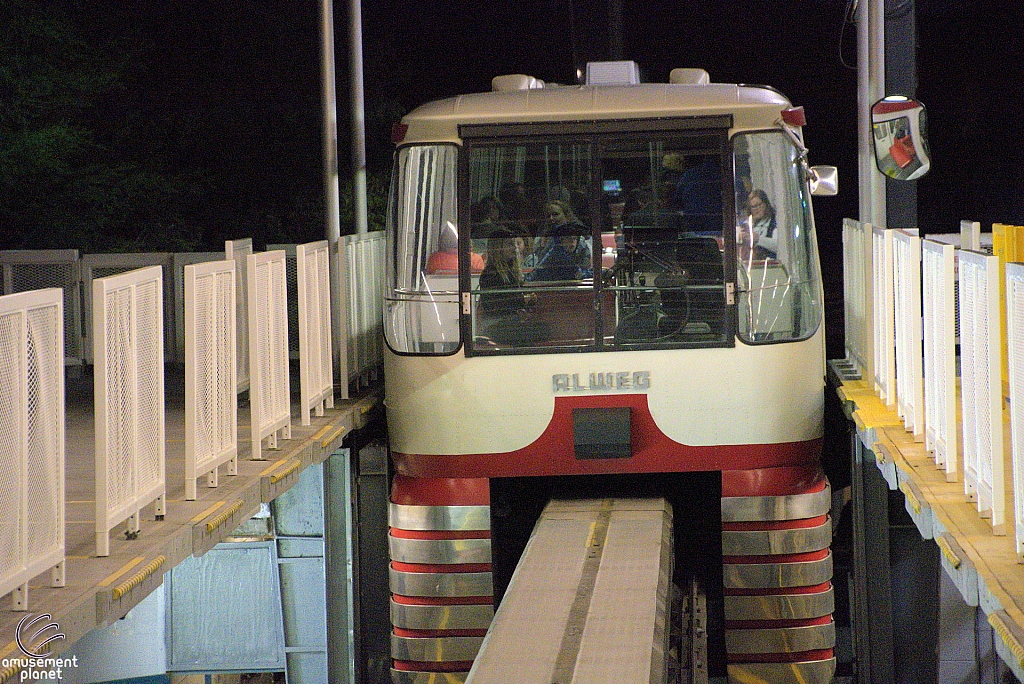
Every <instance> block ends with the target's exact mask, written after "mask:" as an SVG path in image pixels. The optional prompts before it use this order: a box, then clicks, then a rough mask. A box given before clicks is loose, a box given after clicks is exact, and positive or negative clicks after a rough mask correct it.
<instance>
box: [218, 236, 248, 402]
mask: <svg viewBox="0 0 1024 684" xmlns="http://www.w3.org/2000/svg"><path fill="white" fill-rule="evenodd" d="M252 253H253V251H252V238H244V239H242V240H228V241H226V242H225V243H224V258H225V259H228V260H231V259H234V260H235V287H236V288H238V289H237V292H235V324H236V327H235V332H236V333H237V335H238V344H237V346H236V355H237V356H236V359H237V360H236V371H235V372H236V377H237V382H238V388H237V391H238V393H239V394H241V393H242V392H244V391H245V390H247V389H249V304H248V302H249V294H248V292H249V261H248V258H249V255H250V254H252Z"/></svg>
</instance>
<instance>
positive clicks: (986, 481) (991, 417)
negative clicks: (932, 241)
mask: <svg viewBox="0 0 1024 684" xmlns="http://www.w3.org/2000/svg"><path fill="white" fill-rule="evenodd" d="M997 273H998V258H997V257H992V256H986V255H983V254H979V253H977V252H967V251H961V253H960V292H961V313H960V323H961V335H962V337H961V357H962V373H961V376H962V378H961V383H962V386H963V391H962V395H963V413H964V473H965V477H964V479H965V482H966V481H967V480H968V479H975V480H976V491H977V503H978V511H979V512H981V513H982V514H983V515H988V514H991V516H992V525H993V528H995V529H996V530H997V531H999V530H1000V528H1001V527H1002V526H1003V524H1004V522H1005V520H1004V518H1005V501H1004V496H1003V428H1002V387H1001V385H1002V376H1001V370H1000V358H999V353H1000V352H999V344H1000V323H999V300H998V297H999V283H998V279H997V275H996V274H997ZM972 404H973V405H972ZM969 448H970V451H969ZM996 459H998V460H996ZM972 470H973V471H974V472H973V473H972V472H971V471H972ZM968 493H969V492H968Z"/></svg>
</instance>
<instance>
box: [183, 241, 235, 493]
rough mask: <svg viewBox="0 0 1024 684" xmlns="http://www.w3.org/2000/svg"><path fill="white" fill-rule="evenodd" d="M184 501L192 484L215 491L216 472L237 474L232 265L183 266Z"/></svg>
mask: <svg viewBox="0 0 1024 684" xmlns="http://www.w3.org/2000/svg"><path fill="white" fill-rule="evenodd" d="M184 277H185V316H184V318H185V499H187V500H189V501H194V500H195V498H196V478H198V477H200V476H202V475H206V476H207V485H208V486H210V487H216V486H217V485H218V469H219V467H220V466H221V465H222V464H224V463H227V464H228V475H237V474H238V398H237V390H236V388H237V386H238V383H237V380H236V377H235V372H236V371H235V369H236V367H237V366H236V362H235V344H236V336H235V264H234V262H233V261H211V262H207V263H201V264H196V265H189V266H185V269H184Z"/></svg>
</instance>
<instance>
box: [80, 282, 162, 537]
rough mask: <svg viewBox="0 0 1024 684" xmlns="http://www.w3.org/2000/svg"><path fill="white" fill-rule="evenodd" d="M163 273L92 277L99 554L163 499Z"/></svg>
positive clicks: (159, 511)
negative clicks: (113, 534)
mask: <svg viewBox="0 0 1024 684" xmlns="http://www.w3.org/2000/svg"><path fill="white" fill-rule="evenodd" d="M163 286H164V280H163V268H162V267H160V266H151V267H147V268H141V269H137V270H135V271H130V272H128V273H123V274H119V275H114V276H109V277H106V278H100V279H96V280H93V297H92V301H93V304H94V306H95V309H94V311H93V328H92V329H93V341H94V358H95V364H96V369H95V372H94V385H95V397H96V399H95V400H96V555H98V556H106V555H109V553H110V530H111V529H112V528H113V527H114V526H116V525H118V524H119V523H121V522H122V521H124V520H126V519H128V520H129V531H132V532H135V531H138V525H139V512H140V510H141V508H142V507H143V506H145V505H147V504H149V503H151V502H153V501H156V504H157V505H156V512H157V515H162V514H163V510H164V500H165V490H166V487H165V479H166V478H165V469H164V468H165V465H164V460H165V459H164V457H165V440H164V386H163V382H164V381H163V378H164V372H163V358H164V348H163V340H164V325H163V323H164V321H163Z"/></svg>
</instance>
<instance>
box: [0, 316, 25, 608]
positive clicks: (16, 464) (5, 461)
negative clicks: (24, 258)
mask: <svg viewBox="0 0 1024 684" xmlns="http://www.w3.org/2000/svg"><path fill="white" fill-rule="evenodd" d="M4 299H6V298H4ZM5 308H6V307H5ZM24 321H25V312H24V311H11V312H6V313H4V314H3V315H0V387H3V388H4V391H2V392H0V592H3V593H6V592H8V591H10V590H11V589H12V588H13V587H14V586H17V583H16V576H17V572H18V571H19V570H20V569H21V566H22V553H21V542H22V531H21V527H22V513H21V501H22V498H23V494H24V483H23V468H24V466H23V464H22V446H21V435H22V433H23V431H24V427H23V426H24V422H25V411H24V407H23V405H22V396H23V393H24V372H23V365H24V362H25V361H24V355H23V354H22V351H21V349H22V338H23V337H24V333H23V332H22V331H23V330H24V327H25V323H24Z"/></svg>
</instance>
